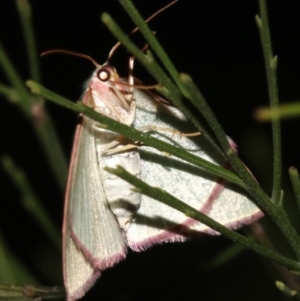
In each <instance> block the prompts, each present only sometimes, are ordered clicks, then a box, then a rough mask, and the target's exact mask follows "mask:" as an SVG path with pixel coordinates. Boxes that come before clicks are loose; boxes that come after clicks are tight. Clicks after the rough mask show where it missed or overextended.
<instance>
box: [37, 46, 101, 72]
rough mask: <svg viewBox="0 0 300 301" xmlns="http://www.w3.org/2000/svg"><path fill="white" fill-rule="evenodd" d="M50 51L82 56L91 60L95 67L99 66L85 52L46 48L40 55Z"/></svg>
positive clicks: (50, 52)
mask: <svg viewBox="0 0 300 301" xmlns="http://www.w3.org/2000/svg"><path fill="white" fill-rule="evenodd" d="M52 53H65V54H69V55H73V56H78V57H82V58H84V59H87V60H89V61H91V62H92V63H93V64H94V65H95V66H96V67H97V68H98V67H101V65H100V64H99V63H97V62H96V61H95V60H94V59H93V58H92V57H91V56H89V55H87V54H83V53H78V52H73V51H69V50H64V49H53V50H47V51H44V52H42V53H41V56H44V55H48V54H52Z"/></svg>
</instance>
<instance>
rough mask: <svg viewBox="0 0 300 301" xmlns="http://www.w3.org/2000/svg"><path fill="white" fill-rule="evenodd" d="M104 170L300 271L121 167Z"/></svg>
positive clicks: (239, 241) (297, 268) (248, 246)
mask: <svg viewBox="0 0 300 301" xmlns="http://www.w3.org/2000/svg"><path fill="white" fill-rule="evenodd" d="M105 169H106V170H107V171H109V172H111V173H113V174H115V175H117V176H118V177H120V178H122V179H123V180H125V181H127V182H129V183H130V184H132V185H133V186H135V187H136V188H137V190H138V191H140V192H141V193H142V194H144V195H147V196H149V197H151V198H154V199H156V200H159V201H160V202H162V203H164V204H166V205H168V206H171V207H172V208H175V209H177V210H179V211H181V212H182V213H184V214H185V215H186V216H188V217H191V218H193V219H196V220H197V221H199V222H201V223H203V224H205V225H207V226H209V227H210V228H212V229H214V230H216V231H217V232H219V233H221V234H222V235H224V236H226V237H228V238H230V239H231V240H233V241H236V242H238V243H240V244H242V245H243V246H245V247H246V248H250V249H252V250H253V251H255V252H256V253H258V254H260V255H263V256H264V257H267V258H269V259H271V260H273V261H275V262H277V263H279V264H281V265H284V266H286V267H287V268H290V269H295V268H296V270H300V264H299V263H298V262H296V261H293V260H291V259H289V258H287V257H284V256H281V255H279V254H278V253H276V252H274V251H272V250H269V249H267V248H265V247H263V246H261V245H259V244H257V243H255V242H254V241H252V240H250V239H248V238H246V237H244V236H242V235H240V234H238V233H237V232H234V231H232V230H229V229H228V228H226V227H225V226H223V225H221V224H219V223H218V222H216V221H214V220H213V219H211V218H210V217H208V216H207V215H205V214H203V213H202V212H199V211H197V210H196V209H194V208H192V207H190V206H188V205H187V204H185V203H183V202H182V201H180V200H178V199H177V198H175V197H173V196H172V195H170V194H169V193H167V192H166V191H163V190H161V189H159V188H156V187H152V186H150V185H148V184H146V183H145V182H143V181H141V180H139V179H138V178H136V177H135V176H133V175H132V174H130V173H128V172H127V171H126V170H125V169H124V168H122V167H121V166H118V167H117V168H116V169H114V168H107V167H106V168H105Z"/></svg>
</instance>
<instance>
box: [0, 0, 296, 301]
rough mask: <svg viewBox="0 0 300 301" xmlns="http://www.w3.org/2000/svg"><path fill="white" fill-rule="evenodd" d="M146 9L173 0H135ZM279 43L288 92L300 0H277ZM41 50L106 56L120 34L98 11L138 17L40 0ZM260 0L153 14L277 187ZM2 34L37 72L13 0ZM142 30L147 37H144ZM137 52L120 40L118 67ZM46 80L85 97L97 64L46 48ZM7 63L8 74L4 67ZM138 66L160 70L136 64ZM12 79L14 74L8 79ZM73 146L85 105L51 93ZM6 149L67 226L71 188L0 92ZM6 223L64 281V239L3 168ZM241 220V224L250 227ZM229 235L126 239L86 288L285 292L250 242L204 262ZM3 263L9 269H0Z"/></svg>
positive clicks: (195, 295)
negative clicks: (211, 264) (263, 118)
mask: <svg viewBox="0 0 300 301" xmlns="http://www.w3.org/2000/svg"><path fill="white" fill-rule="evenodd" d="M135 2H136V5H137V7H138V8H139V10H140V12H141V13H142V15H143V16H144V17H145V18H146V17H148V16H149V15H151V14H152V13H154V12H155V11H156V10H158V9H159V8H161V7H162V6H163V5H165V4H167V3H168V2H169V1H165V0H164V1H150V0H144V1H135ZM269 2H270V3H269V16H270V24H271V32H272V39H273V41H272V42H273V49H274V54H276V55H278V56H279V70H278V79H279V95H280V100H281V101H282V102H285V101H292V100H298V99H299V95H300V85H299V80H300V78H299V75H300V71H299V70H300V60H299V59H298V56H299V53H300V39H299V33H300V22H299V14H300V2H299V1H296V0H294V1H292V0H288V1H269ZM31 4H32V10H33V22H34V25H35V30H36V39H37V44H38V50H39V52H42V51H45V50H49V49H56V48H61V49H67V50H72V51H76V52H81V53H85V54H88V55H91V56H92V57H93V58H94V59H96V60H97V61H98V62H99V63H103V62H104V61H105V60H106V57H107V54H108V52H109V50H110V49H111V47H112V46H113V45H114V44H115V42H116V40H115V39H114V37H113V36H112V35H111V34H110V33H109V31H108V30H107V29H106V28H105V26H104V25H103V24H102V23H101V22H100V13H102V12H104V11H107V12H109V13H110V14H111V15H112V16H113V17H114V19H115V20H116V21H117V22H118V23H119V25H120V26H121V27H122V28H123V30H124V31H125V32H130V31H131V29H132V28H133V27H134V26H133V24H132V22H131V21H130V19H129V17H127V15H126V13H125V12H124V11H123V9H122V7H121V6H120V5H119V3H118V2H117V1H114V0H111V1H108V0H102V1H95V0H90V1H69V0H65V1H58V0H43V1H38V0H35V1H31ZM257 13H258V5H257V2H256V1H250V0H247V1H229V0H226V1H216V0H206V1H186V0H182V1H179V3H177V4H176V5H174V6H173V7H171V8H170V9H168V10H167V11H165V12H163V13H162V14H161V15H159V16H158V17H156V18H155V19H154V20H152V21H151V23H150V25H151V28H152V29H153V30H155V31H156V32H157V38H158V39H159V41H160V42H161V44H162V45H163V46H164V48H165V50H166V51H167V53H168V54H169V56H170V58H171V59H172V60H173V61H174V63H175V66H176V67H177V69H178V70H179V71H181V72H185V73H188V74H190V75H191V76H192V78H193V79H194V81H195V82H196V84H197V85H198V86H199V88H200V89H201V91H202V93H203V94H204V96H205V97H206V98H207V100H208V102H209V104H210V105H211V107H212V109H213V111H214V112H215V114H216V116H217V117H218V119H219V121H220V123H221V124H222V126H223V127H224V129H225V131H226V133H227V134H228V135H229V136H230V137H232V138H233V139H234V140H235V142H236V143H237V144H238V146H239V150H240V155H241V157H242V158H243V159H244V160H245V163H246V164H247V165H248V166H249V167H250V169H251V170H252V171H253V172H254V174H255V176H256V177H257V179H258V180H259V181H260V183H261V184H262V186H263V187H264V188H265V189H266V190H267V192H270V189H271V180H272V179H271V178H272V174H271V173H270V171H271V166H272V163H271V159H272V155H271V153H270V152H269V151H270V145H271V131H270V128H269V125H268V124H259V123H257V122H256V121H254V120H253V117H252V114H253V110H254V109H255V108H256V107H257V106H261V105H266V104H267V103H268V102H267V86H266V78H265V73H264V72H265V71H264V62H263V58H262V51H261V46H260V39H259V34H258V30H257V28H256V24H255V21H254V16H255V14H257ZM0 39H1V42H2V43H3V45H4V47H5V49H6V51H7V52H8V53H9V56H10V58H11V59H12V61H13V63H14V65H15V66H16V67H17V69H18V71H19V72H20V74H21V76H22V77H23V78H24V80H26V79H28V76H29V75H28V71H27V70H28V69H27V58H26V54H25V51H24V49H25V48H24V40H23V36H22V33H21V30H20V22H19V19H18V15H17V12H16V9H15V3H14V1H9V0H4V1H3V0H2V1H1V2H0ZM134 39H135V40H136V41H137V42H138V43H139V45H141V47H142V46H143V44H144V41H143V39H142V38H141V37H140V36H139V34H136V35H135V37H134ZM128 56H129V55H128V53H127V52H126V50H124V49H123V48H122V47H121V48H120V49H119V50H118V51H117V52H116V54H115V56H114V57H113V59H112V64H114V65H115V67H116V68H117V69H118V71H119V73H120V74H121V76H126V75H127V72H128V68H127V65H128ZM40 65H41V71H42V77H43V84H44V85H45V86H46V87H48V88H49V89H52V90H54V91H56V92H57V93H59V94H61V95H64V96H65V97H67V98H69V99H72V100H74V101H75V100H78V99H79V98H80V95H81V94H82V91H83V83H84V82H85V81H86V80H87V79H88V77H89V76H90V74H91V73H92V71H93V65H91V63H90V62H87V61H84V60H82V59H79V58H75V57H71V56H65V55H52V56H47V57H43V58H41V59H40ZM1 72H2V71H1V70H0V76H1V78H3V74H2V73H1ZM135 75H136V77H138V78H140V79H141V80H143V81H144V82H145V83H148V84H152V83H155V81H154V80H153V79H152V78H151V77H149V76H148V75H147V73H146V72H145V71H144V70H143V69H142V68H141V67H139V66H137V67H136V69H135ZM3 81H4V82H6V79H5V78H4V79H3ZM47 108H48V109H49V112H50V113H51V115H52V117H53V120H54V122H55V125H56V129H57V132H58V135H59V137H60V139H61V141H62V144H63V147H64V150H65V153H66V155H67V156H69V154H70V151H71V147H72V140H73V133H74V129H75V125H76V121H77V116H76V114H74V113H73V112H71V111H67V110H65V109H63V108H61V107H58V106H56V105H54V104H52V103H47ZM0 112H1V118H0V122H1V124H0V127H1V137H2V142H1V143H0V146H1V149H0V151H1V155H3V154H10V156H11V157H12V158H13V159H14V160H15V162H16V164H17V165H18V166H20V167H21V168H23V169H24V171H25V172H26V174H27V175H28V178H29V180H30V182H31V184H32V185H33V187H34V188H35V190H36V193H37V194H38V196H39V197H40V199H41V200H43V204H44V206H45V207H46V209H47V210H48V211H49V213H50V215H51V216H52V218H53V219H54V220H55V222H56V224H57V227H58V228H60V227H61V220H62V214H63V210H62V208H63V194H62V193H61V192H60V191H59V189H58V188H57V186H56V182H55V180H54V178H53V176H52V174H51V171H50V169H49V166H48V163H47V161H46V159H45V157H44V155H43V152H42V149H41V148H40V145H39V144H38V141H37V139H36V136H35V133H34V131H33V129H32V127H31V125H30V124H29V123H28V122H27V121H26V120H25V118H24V117H23V115H22V113H21V112H20V111H19V109H18V108H17V107H16V106H14V105H13V104H11V103H8V102H7V101H6V99H4V98H3V97H2V96H1V101H0ZM299 148H300V146H299V143H298V119H294V120H287V121H284V122H283V155H284V157H283V159H284V171H286V170H287V168H288V167H289V166H291V165H294V166H296V167H297V166H299V163H300V160H299V155H298V153H299ZM0 176H1V178H0V181H1V189H0V200H1V207H0V208H1V209H0V230H1V232H2V235H3V236H4V239H5V241H6V242H7V245H8V247H9V248H10V249H11V250H12V252H13V254H14V255H16V256H17V257H19V258H20V260H22V261H23V262H24V263H25V265H26V266H27V268H29V269H30V270H31V271H32V272H33V273H35V275H37V277H38V278H39V279H40V281H41V282H40V283H41V284H43V285H59V284H62V280H61V262H60V260H61V259H60V250H57V249H55V248H54V247H53V246H52V245H51V243H50V242H49V240H48V239H47V237H45V235H44V234H43V232H42V231H41V230H40V229H39V228H38V226H37V224H36V223H35V222H34V221H33V220H32V218H31V216H30V215H29V214H28V212H27V211H26V210H25V209H24V207H22V206H21V204H20V196H19V195H18V192H17V191H16V189H15V187H14V185H13V184H12V183H11V181H10V180H9V179H8V178H7V176H6V175H5V173H4V172H3V170H0ZM242 231H244V230H242ZM230 245H231V242H230V241H228V240H227V239H225V238H222V237H206V238H203V239H201V240H197V241H191V242H188V243H185V244H166V245H163V246H156V247H154V248H152V249H151V250H148V251H146V252H143V253H133V252H131V251H129V253H128V258H127V259H126V260H125V261H124V262H122V263H120V264H118V265H117V266H116V267H114V268H112V269H110V270H108V271H105V272H104V273H103V275H102V277H101V278H100V280H98V281H97V283H96V285H95V287H94V288H93V289H92V290H91V292H90V293H89V294H88V295H87V297H86V298H87V299H88V298H90V300H92V299H93V296H94V297H95V295H93V293H98V295H97V298H99V299H100V296H101V300H216V299H222V300H266V299H267V298H270V299H271V298H273V300H282V296H281V294H280V293H278V292H277V290H276V289H275V288H274V285H273V283H274V278H273V277H272V274H273V272H271V270H270V266H269V265H268V264H267V263H265V262H263V261H262V259H261V258H260V257H258V256H256V255H255V254H253V253H252V252H250V251H244V252H242V253H241V254H240V255H239V256H237V257H236V258H235V259H234V260H232V261H229V262H228V263H226V264H225V265H223V266H221V267H220V268H217V269H215V270H213V271H207V270H206V269H205V263H206V262H207V261H208V260H210V259H212V258H213V257H214V256H215V255H217V254H219V253H220V252H222V250H224V249H226V248H227V247H229V246H230ZM0 273H1V269H0Z"/></svg>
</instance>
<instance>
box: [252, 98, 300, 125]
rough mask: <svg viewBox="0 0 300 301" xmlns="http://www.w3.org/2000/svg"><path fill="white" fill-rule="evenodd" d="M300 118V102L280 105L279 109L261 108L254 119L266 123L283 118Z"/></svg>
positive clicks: (255, 113) (257, 110)
mask: <svg viewBox="0 0 300 301" xmlns="http://www.w3.org/2000/svg"><path fill="white" fill-rule="evenodd" d="M299 116H300V102H291V103H285V104H280V106H279V107H275V108H272V109H271V108H270V107H260V108H258V109H256V110H255V112H254V118H255V119H256V120H257V121H261V122H266V121H270V120H272V119H276V118H279V119H283V118H299Z"/></svg>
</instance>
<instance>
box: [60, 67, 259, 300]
mask: <svg viewBox="0 0 300 301" xmlns="http://www.w3.org/2000/svg"><path fill="white" fill-rule="evenodd" d="M131 85H132V80H129V81H128V80H126V79H120V78H119V76H118V74H117V72H116V70H115V69H114V68H113V67H112V66H110V65H109V64H104V65H102V66H100V65H97V67H96V70H95V71H94V73H93V75H92V77H91V78H90V80H89V81H88V82H87V84H86V89H85V92H84V94H83V98H82V101H83V103H84V104H86V105H88V106H90V107H91V108H93V109H94V110H95V111H97V112H99V113H101V114H103V115H105V116H108V117H110V118H112V119H115V120H117V121H119V122H122V123H124V124H126V125H129V126H133V127H134V128H136V129H141V130H144V131H147V132H148V133H150V134H151V135H153V136H154V137H156V138H159V139H161V140H162V141H166V142H169V143H171V144H173V145H175V146H178V147H181V148H184V149H185V150H187V151H189V152H191V153H193V154H194V155H197V156H200V157H201V158H203V159H205V160H207V161H209V162H212V163H215V164H217V165H220V166H224V165H225V164H226V161H225V160H224V158H223V157H222V156H220V155H219V154H218V153H217V152H216V151H214V149H212V147H210V146H209V145H208V143H207V142H205V139H204V138H203V137H202V136H201V135H200V136H196V137H188V136H185V135H181V134H179V133H180V132H182V131H183V130H184V131H185V132H193V131H195V130H194V128H193V126H192V125H191V124H190V123H189V122H188V120H187V119H186V118H185V116H184V115H183V114H182V113H181V112H180V111H179V110H178V109H177V108H175V107H173V106H170V105H168V104H164V103H161V102H157V100H156V99H155V98H154V97H153V95H152V94H150V93H147V92H145V91H142V90H140V89H137V88H134V86H131ZM132 145H133V142H132V141H130V140H129V139H127V138H126V137H122V136H120V135H119V134H117V133H114V132H111V131H109V130H107V129H106V128H105V126H104V125H101V124H99V123H97V122H95V121H94V120H92V119H90V118H88V117H86V116H83V115H81V116H80V122H79V124H78V126H77V129H76V133H75V139H74V146H73V151H72V156H71V163H70V169H69V177H68V184H67V190H66V197H65V209H64V222H63V273H64V284H65V288H66V291H67V299H68V300H70V301H71V300H76V299H78V298H80V297H82V296H83V295H84V294H85V293H86V292H87V291H88V290H89V289H90V287H91V286H92V285H93V284H94V283H95V281H96V280H97V278H98V277H99V276H100V275H101V272H102V271H103V270H105V269H107V268H109V267H112V266H114V265H115V264H116V263H118V262H119V261H120V260H123V259H124V258H125V257H126V250H127V248H128V247H130V248H131V249H132V250H134V251H142V250H145V249H147V248H149V247H151V246H152V245H153V244H160V243H163V242H175V241H185V240H186V239H187V238H189V237H191V236H195V235H199V234H200V233H208V234H217V233H216V232H215V231H214V230H212V229H210V228H209V227H207V226H206V225H204V224H202V223H200V222H197V221H195V220H193V219H190V218H187V217H186V216H185V215H184V214H183V213H181V212H179V211H177V210H175V209H173V208H171V207H169V206H167V205H164V204H162V203H160V202H158V201H156V200H154V199H151V198H149V197H147V196H144V195H141V194H140V193H139V192H137V191H135V190H134V189H133V187H132V186H131V185H130V184H129V183H127V182H125V181H124V180H122V179H120V178H118V177H117V176H114V175H112V174H110V173H109V172H107V171H105V170H104V167H106V166H107V167H116V166H117V165H121V166H122V167H124V168H125V169H126V170H127V171H129V172H130V173H132V174H133V175H135V176H137V177H139V178H140V179H142V180H143V181H145V182H147V183H148V184H149V185H152V186H156V187H160V188H162V189H164V190H166V191H168V192H169V193H171V194H173V195H174V196H175V197H177V198H179V199H181V200H182V201H183V202H185V203H187V204H188V205H190V206H192V207H193V208H195V209H197V210H199V211H201V212H203V213H205V214H207V215H208V216H210V217H212V218H213V219H215V220H217V221H218V222H220V223H221V224H223V225H225V226H227V227H229V228H233V229H236V228H238V227H240V226H242V225H244V224H248V223H251V222H253V221H255V220H256V219H258V218H259V217H261V216H262V212H261V211H260V209H259V208H258V207H257V206H256V205H255V204H253V203H252V201H251V200H250V199H249V198H248V197H247V196H246V195H244V194H243V193H242V192H240V191H237V190H236V188H234V189H233V188H230V187H229V186H228V184H227V183H225V181H224V180H223V179H219V178H217V177H215V176H212V175H209V174H208V173H207V172H205V171H203V170H201V169H200V168H198V167H195V166H193V165H191V164H189V163H186V162H184V161H182V160H180V159H178V158H175V157H172V156H169V155H168V154H165V153H162V152H160V151H158V150H155V149H154V148H151V147H149V146H146V145H142V146H138V147H132Z"/></svg>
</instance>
